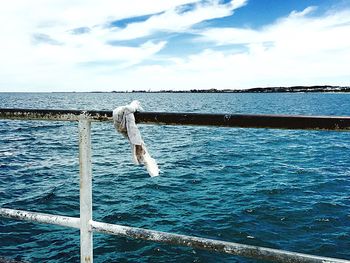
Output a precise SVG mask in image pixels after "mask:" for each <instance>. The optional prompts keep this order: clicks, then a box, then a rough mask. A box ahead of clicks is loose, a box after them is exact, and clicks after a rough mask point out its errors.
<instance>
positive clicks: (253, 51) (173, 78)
mask: <svg viewBox="0 0 350 263" xmlns="http://www.w3.org/2000/svg"><path fill="white" fill-rule="evenodd" d="M0 5H1V7H0V24H1V26H0V92H9V91H14V92H47V91H48V92H53V91H55V92H58V91H131V90H147V91H159V90H191V89H246V88H254V87H271V86H295V85H304V86H308V85H339V86H350V70H349V69H350V37H349V36H350V0H318V1H315V0H273V1H272V0H270V1H268V0H232V1H229V0H226V1H224V0H222V1H220V0H208V1H200V0H152V1H150V0H128V1H122V0H114V1H113V0H99V1H96V0H95V1H92V0H50V1H47V0H31V1H22V0H11V1H1V3H0Z"/></svg>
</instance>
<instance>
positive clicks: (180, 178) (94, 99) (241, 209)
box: [0, 93, 350, 262]
mask: <svg viewBox="0 0 350 263" xmlns="http://www.w3.org/2000/svg"><path fill="white" fill-rule="evenodd" d="M133 99H139V100H140V101H141V102H142V104H143V106H144V108H145V110H147V111H172V112H215V113H249V114H250V113H254V114H307V115H342V116H350V94H322V93H318V94H317V93H315V94H145V93H143V94H81V93H71V94H67V93H66V94H65V93H54V94H50V93H47V94H34V93H31V94H22V93H18V94H14V93H0V107H3V108H5V107H7V108H55V109H90V110H92V109H100V110H112V109H113V108H115V107H116V106H119V105H124V104H126V103H129V102H130V101H131V100H133ZM140 129H141V132H142V135H143V137H144V140H145V142H146V144H147V145H148V148H149V151H150V153H151V155H152V156H153V157H154V158H155V159H156V160H157V161H158V163H159V165H160V167H161V170H162V174H161V176H160V177H157V178H150V177H149V176H148V175H147V174H146V172H145V169H144V168H143V167H139V166H135V165H133V164H132V161H131V154H130V147H129V145H128V143H127V141H126V140H125V139H124V138H122V136H121V135H119V134H117V133H116V132H115V130H114V128H113V126H112V124H111V123H93V126H92V130H93V134H92V141H93V145H92V148H93V203H94V206H93V210H94V212H93V217H94V219H95V220H98V221H103V222H108V223H116V224H124V225H129V226H135V227H144V228H149V229H154V230H161V231H170V232H174V233H179V234H186V235H195V236H200V237H207V238H213V239H220V240H226V241H233V242H240V243H244V244H252V245H259V246H266V247H271V248H277V249H285V250H291V251H297V252H303V253H310V254H316V255H320V256H330V257H339V258H344V259H350V197H349V196H350V194H349V193H350V133H347V132H318V131H288V130H267V129H234V128H207V127H190V126H183V127H181V126H152V125H140ZM0 134H1V136H0V206H1V207H7V208H13V209H23V210H30V211H38V212H44V213H52V214H60V215H68V216H79V170H78V129H77V124H76V123H68V122H45V121H14V120H0ZM78 234H79V231H78V230H75V229H68V228H63V227H58V226H57V227H56V226H55V227H53V226H49V225H44V224H32V223H28V222H24V221H15V220H10V219H0V251H1V252H0V257H6V258H13V259H14V258H15V259H18V260H24V261H28V262H47V261H49V262H78V261H79V235H78ZM94 260H95V262H256V261H254V260H248V259H243V258H240V257H235V256H228V255H222V254H216V253H210V252H206V251H201V250H196V249H191V248H183V247H176V246H166V245H159V244H155V243H151V242H144V241H135V240H132V239H127V238H122V237H115V236H110V235H103V234H94Z"/></svg>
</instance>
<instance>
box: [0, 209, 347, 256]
mask: <svg viewBox="0 0 350 263" xmlns="http://www.w3.org/2000/svg"><path fill="white" fill-rule="evenodd" d="M0 217H6V218H11V219H17V220H26V221H31V222H37V223H46V224H54V225H59V226H65V227H72V228H80V219H79V218H75V217H68V216H59V215H51V214H44V213H37V212H29V211H23V210H15V209H9V208H0ZM90 223H91V230H92V231H95V232H99V233H104V234H111V235H117V236H124V237H129V238H134V239H142V240H147V241H153V242H158V243H166V244H171V245H179V246H187V247H193V248H198V249H204V250H209V251H214V252H221V253H226V254H231V255H236V256H243V257H249V258H255V259H261V260H271V261H275V262H296V263H298V262H300V263H301V262H303V263H307V262H310V263H318V262H319V263H321V262H323V263H325V262H335V263H349V262H350V261H348V260H344V259H336V258H328V257H319V256H314V255H308V254H302V253H296V252H290V251H284V250H278V249H272V248H265V247H258V246H250V245H244V244H239V243H233V242H226V241H219V240H213V239H207V238H200V237H194V236H186V235H179V234H172V233H166V232H161V231H155V230H148V229H142V228H136V227H128V226H122V225H115V224H108V223H102V222H96V221H91V222H90Z"/></svg>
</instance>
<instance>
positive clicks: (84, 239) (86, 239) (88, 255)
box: [79, 115, 93, 263]
mask: <svg viewBox="0 0 350 263" xmlns="http://www.w3.org/2000/svg"><path fill="white" fill-rule="evenodd" d="M79 165H80V257H81V258H80V262H82V263H83V262H84V263H87V262H89V263H92V262H93V257H92V254H93V253H92V252H93V243H92V230H91V220H92V169H91V121H90V120H89V119H88V117H87V116H86V115H81V118H80V120H79Z"/></svg>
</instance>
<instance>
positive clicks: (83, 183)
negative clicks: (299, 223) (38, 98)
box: [0, 109, 350, 263]
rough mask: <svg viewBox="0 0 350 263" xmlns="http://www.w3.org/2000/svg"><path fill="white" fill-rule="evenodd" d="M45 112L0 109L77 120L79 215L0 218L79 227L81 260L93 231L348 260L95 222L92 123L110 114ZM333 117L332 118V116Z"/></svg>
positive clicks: (248, 253) (2, 212)
mask: <svg viewBox="0 0 350 263" xmlns="http://www.w3.org/2000/svg"><path fill="white" fill-rule="evenodd" d="M45 111H46V113H45V114H42V113H39V110H38V111H37V112H36V111H35V110H27V111H25V110H18V111H15V110H13V109H12V110H8V111H6V109H0V119H36V120H54V121H57V120H61V121H78V122H79V164H80V217H79V218H75V217H67V216H58V215H51V214H43V213H37V212H29V211H22V210H15V209H8V208H0V217H6V218H12V219H18V220H28V221H31V222H39V223H46V224H54V225H60V226H64V227H73V228H79V229H80V255H81V262H93V242H92V240H93V236H92V235H93V232H100V233H105V234H111V235H118V236H125V237H131V238H135V239H143V240H149V241H154V242H158V243H167V244H172V245H181V246H188V247H193V248H199V249H205V250H209V251H214V252H221V253H226V254H231V255H238V256H244V257H250V258H255V259H262V260H271V261H275V262H338V263H341V262H343V263H345V262H348V263H349V262H350V261H348V260H345V259H336V258H327V257H319V256H314V255H308V254H302V253H296V252H289V251H284V250H277V249H271V248H265V247H259V246H250V245H244V244H239V243H233V242H225V241H219V240H213V239H205V238H200V237H193V236H186V235H178V234H172V233H166V232H160V231H154V230H147V229H143V228H135V227H129V226H122V225H116V224H107V223H103V222H97V221H94V220H93V219H92V169H91V122H92V121H110V120H111V113H110V112H109V113H108V114H105V115H103V114H102V115H101V114H95V115H93V114H89V113H86V112H78V111H74V112H73V113H72V112H71V113H67V112H59V111H55V112H53V113H52V112H51V114H50V113H49V110H45ZM225 116H227V115H225ZM224 118H225V117H224ZM311 118H312V117H311ZM332 118H333V119H335V118H334V117H332ZM341 120H342V121H343V120H344V118H341ZM349 120H350V119H347V118H346V117H345V122H346V123H347V124H346V125H348V124H349ZM172 123H173V122H172ZM177 124H178V123H177ZM185 124H188V123H185ZM343 124H344V122H342V125H343ZM200 125H201V124H200ZM283 125H285V124H283ZM327 125H328V124H327ZM346 125H345V126H346ZM327 127H328V126H327ZM349 128H350V127H349V125H348V126H346V127H345V128H344V130H349ZM334 129H335V130H336V129H339V125H338V124H337V125H335V126H334Z"/></svg>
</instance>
